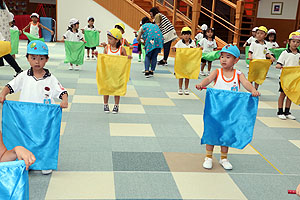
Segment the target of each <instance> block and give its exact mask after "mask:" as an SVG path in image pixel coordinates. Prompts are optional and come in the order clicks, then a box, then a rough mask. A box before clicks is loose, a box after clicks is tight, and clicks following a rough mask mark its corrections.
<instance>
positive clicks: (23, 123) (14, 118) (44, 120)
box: [2, 101, 62, 170]
mask: <svg viewBox="0 0 300 200" xmlns="http://www.w3.org/2000/svg"><path fill="white" fill-rule="evenodd" d="M61 118H62V110H61V108H60V106H59V105H56V104H41V103H29V102H19V101H5V102H4V104H3V109H2V131H3V133H2V135H3V142H4V144H5V146H6V148H7V149H13V148H14V147H15V146H23V147H25V148H26V149H28V150H29V151H31V152H32V153H33V154H34V156H35V157H36V162H35V163H34V164H33V165H31V166H30V169H33V170H47V169H54V170H55V169H57V161H58V150H59V138H60V125H61Z"/></svg>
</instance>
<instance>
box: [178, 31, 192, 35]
mask: <svg viewBox="0 0 300 200" xmlns="http://www.w3.org/2000/svg"><path fill="white" fill-rule="evenodd" d="M181 35H192V32H191V31H182V32H181Z"/></svg>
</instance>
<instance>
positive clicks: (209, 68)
mask: <svg viewBox="0 0 300 200" xmlns="http://www.w3.org/2000/svg"><path fill="white" fill-rule="evenodd" d="M211 64H212V62H208V67H207V70H208V73H210V70H211Z"/></svg>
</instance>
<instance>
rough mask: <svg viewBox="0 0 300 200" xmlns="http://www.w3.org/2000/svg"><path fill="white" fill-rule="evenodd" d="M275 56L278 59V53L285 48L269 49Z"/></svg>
mask: <svg viewBox="0 0 300 200" xmlns="http://www.w3.org/2000/svg"><path fill="white" fill-rule="evenodd" d="M269 50H270V51H271V52H272V53H273V54H274V56H275V58H276V60H278V58H279V56H280V54H281V53H282V52H283V51H284V50H286V48H276V49H269Z"/></svg>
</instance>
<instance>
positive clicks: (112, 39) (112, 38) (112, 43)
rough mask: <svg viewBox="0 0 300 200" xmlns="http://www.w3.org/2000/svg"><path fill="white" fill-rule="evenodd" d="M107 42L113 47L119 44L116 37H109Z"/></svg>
mask: <svg viewBox="0 0 300 200" xmlns="http://www.w3.org/2000/svg"><path fill="white" fill-rule="evenodd" d="M107 42H108V44H109V45H111V46H115V45H116V44H117V42H118V40H116V39H115V38H114V37H112V36H110V35H107Z"/></svg>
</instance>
